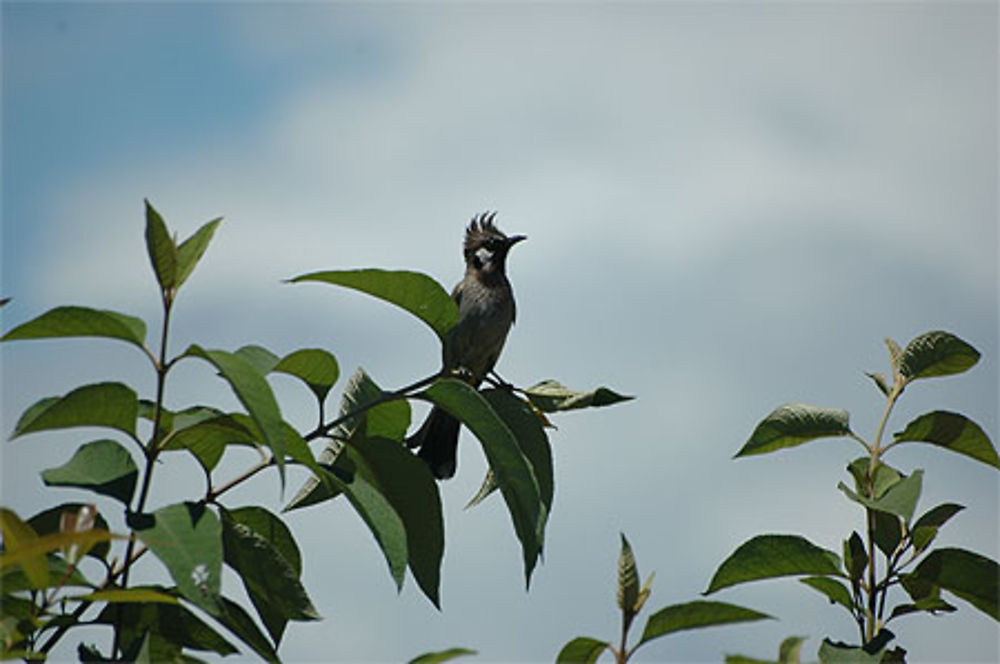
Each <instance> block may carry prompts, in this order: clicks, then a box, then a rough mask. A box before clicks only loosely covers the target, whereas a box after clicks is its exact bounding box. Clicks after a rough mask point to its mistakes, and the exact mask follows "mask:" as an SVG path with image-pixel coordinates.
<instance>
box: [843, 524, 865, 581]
mask: <svg viewBox="0 0 1000 664" xmlns="http://www.w3.org/2000/svg"><path fill="white" fill-rule="evenodd" d="M867 567H868V553H867V552H866V551H865V543H864V541H863V540H862V539H861V535H858V533H857V532H852V533H851V536H850V537H849V538H848V539H846V540H844V569H845V570H847V576H848V577H849V578H850V579H851V581H852V583H857V582H859V581H861V577H862V576H863V575H864V573H865V569H866V568H867Z"/></svg>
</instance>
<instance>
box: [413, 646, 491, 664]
mask: <svg viewBox="0 0 1000 664" xmlns="http://www.w3.org/2000/svg"><path fill="white" fill-rule="evenodd" d="M478 654H479V653H477V652H476V651H475V650H469V649H468V648H449V649H447V650H441V651H439V652H428V653H424V654H423V655H419V656H418V657H414V658H413V659H411V660H410V662H409V664H438V663H439V662H448V661H451V660H453V659H457V658H459V657H465V656H467V655H478Z"/></svg>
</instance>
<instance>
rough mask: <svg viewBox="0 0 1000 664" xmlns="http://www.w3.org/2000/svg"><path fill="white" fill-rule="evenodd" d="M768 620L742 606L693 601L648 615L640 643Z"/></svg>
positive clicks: (763, 614)
mask: <svg viewBox="0 0 1000 664" xmlns="http://www.w3.org/2000/svg"><path fill="white" fill-rule="evenodd" d="M767 619H771V616H769V615H767V614H766V613H761V612H759V611H754V610H753V609H748V608H746V607H743V606H737V605H735V604H727V603H726V602H706V601H704V600H695V601H693V602H687V603H684V604H674V605H671V606H667V607H664V608H662V609H660V610H659V611H657V612H656V613H654V614H653V615H651V616H650V617H649V620H647V621H646V628H645V629H644V630H643V631H642V639H640V641H639V643H646V642H647V641H652V640H653V639H657V638H660V637H661V636H666V635H667V634H672V633H674V632H681V631H686V630H690V629H699V628H701V627H715V626H717V625H729V624H732V623H740V622H752V621H755V620H767Z"/></svg>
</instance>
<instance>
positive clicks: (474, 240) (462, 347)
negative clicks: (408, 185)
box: [406, 212, 526, 480]
mask: <svg viewBox="0 0 1000 664" xmlns="http://www.w3.org/2000/svg"><path fill="white" fill-rule="evenodd" d="M494 219H496V212H490V213H486V212H484V213H483V214H480V215H478V216H475V217H473V218H472V221H471V223H469V226H468V227H467V228H466V229H465V242H464V244H463V254H464V255H465V277H463V279H462V280H461V281H460V282H458V285H456V286H455V289H454V290H453V291H452V292H451V297H452V299H453V300H455V303H456V304H457V305H458V322H457V323H455V326H454V327H453V328H451V331H450V332H449V333H448V335H447V336H446V337H445V339H444V344H443V349H442V362H443V373H444V374H446V375H448V374H450V375H453V376H456V377H459V378H461V379H462V380H465V381H466V382H468V383H469V384H470V385H472V386H473V387H478V386H479V384H480V383H482V382H483V380H484V379H485V378H486V376H487V375H488V374H489V373H490V372H491V371H492V370H493V367H494V366H495V365H496V363H497V359H498V358H499V357H500V351H501V350H503V344H504V341H506V339H507V333H508V332H509V331H510V327H511V325H513V324H514V316H515V307H514V291H513V290H512V289H511V287H510V282H509V281H507V272H506V264H507V252H508V251H510V248H511V247H513V246H514V245H515V244H517V243H518V242H520V241H521V240H524V239H526V238H525V236H523V235H511V236H507V235H504V234H503V232H501V231H500V229H499V228H497V227H496V225H495V224H494V223H493V222H494ZM459 425H460V423H459V421H458V420H456V419H455V418H454V417H452V416H451V415H449V414H448V413H447V412H445V411H443V410H441V409H439V408H437V407H435V408H433V409H432V410H431V412H430V414H429V415H428V416H427V419H426V420H424V423H423V424H422V425H421V427H420V428H419V429H418V430H417V432H416V433H414V434H413V435H412V436H410V438H408V439H407V441H406V443H407V445H409V447H411V448H416V447H419V448H420V450H419V451H418V452H417V455H418V456H419V457H420V458H421V459H423V460H424V461H426V462H427V465H428V466H429V467H430V469H431V473H433V475H434V477H436V478H438V479H439V480H441V479H447V478H449V477H452V476H453V475H454V474H455V467H456V465H457V459H456V451H457V449H458V430H459Z"/></svg>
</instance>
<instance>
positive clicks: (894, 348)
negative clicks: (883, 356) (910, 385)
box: [885, 337, 903, 375]
mask: <svg viewBox="0 0 1000 664" xmlns="http://www.w3.org/2000/svg"><path fill="white" fill-rule="evenodd" d="M885 347H886V348H887V349H888V351H889V366H891V367H892V373H893V375H896V374H897V373H898V372H899V363H900V361H902V359H903V349H902V348H900V346H899V343H897V342H896V340H895V339H890V338H889V337H886V338H885Z"/></svg>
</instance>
